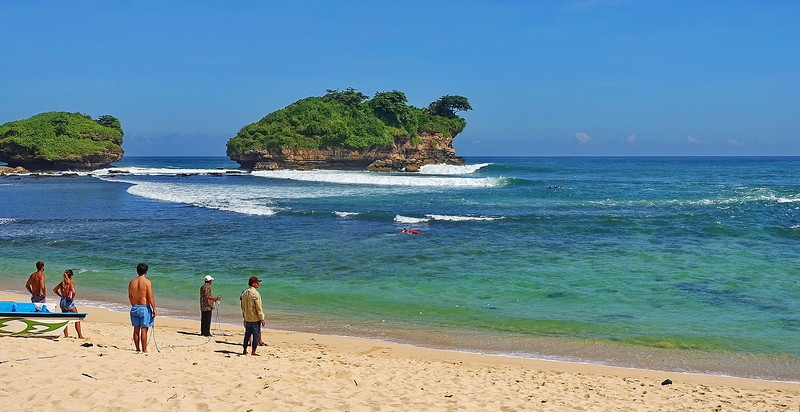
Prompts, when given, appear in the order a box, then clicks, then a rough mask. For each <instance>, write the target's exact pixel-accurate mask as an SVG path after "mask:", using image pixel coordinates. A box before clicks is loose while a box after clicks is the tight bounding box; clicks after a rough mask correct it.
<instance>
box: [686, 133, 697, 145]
mask: <svg viewBox="0 0 800 412" xmlns="http://www.w3.org/2000/svg"><path fill="white" fill-rule="evenodd" d="M686 141H687V142H689V143H691V144H698V143H700V140H697V138H694V137H692V135H687V136H686Z"/></svg>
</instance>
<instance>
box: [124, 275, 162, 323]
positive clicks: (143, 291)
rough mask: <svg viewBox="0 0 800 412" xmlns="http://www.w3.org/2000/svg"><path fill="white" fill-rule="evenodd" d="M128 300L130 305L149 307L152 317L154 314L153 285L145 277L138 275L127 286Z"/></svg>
mask: <svg viewBox="0 0 800 412" xmlns="http://www.w3.org/2000/svg"><path fill="white" fill-rule="evenodd" d="M128 299H129V300H130V301H131V305H150V307H151V308H152V309H153V315H155V313H156V302H155V299H154V298H153V284H152V282H150V279H148V278H146V277H145V275H139V276H137V277H135V278H134V279H132V280H131V282H130V283H129V284H128Z"/></svg>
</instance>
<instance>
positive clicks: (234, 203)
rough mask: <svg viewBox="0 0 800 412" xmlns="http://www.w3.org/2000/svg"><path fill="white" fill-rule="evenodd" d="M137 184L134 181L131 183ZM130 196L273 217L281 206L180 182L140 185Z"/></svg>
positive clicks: (229, 189) (233, 189)
mask: <svg viewBox="0 0 800 412" xmlns="http://www.w3.org/2000/svg"><path fill="white" fill-rule="evenodd" d="M130 183H133V182H130ZM128 193H130V194H132V195H136V196H141V197H145V198H148V199H155V200H161V201H165V202H173V203H185V204H190V205H193V206H199V207H206V208H209V209H218V210H225V211H229V212H236V213H241V214H245V215H261V216H271V215H274V214H275V213H277V211H278V207H277V206H276V205H275V204H274V202H273V201H272V200H270V199H269V198H267V197H259V196H257V195H256V196H254V195H255V194H254V193H252V192H246V193H245V192H242V191H240V190H238V189H237V188H236V187H228V186H224V185H201V184H197V185H182V184H177V183H153V182H136V183H134V185H133V186H131V187H129V188H128Z"/></svg>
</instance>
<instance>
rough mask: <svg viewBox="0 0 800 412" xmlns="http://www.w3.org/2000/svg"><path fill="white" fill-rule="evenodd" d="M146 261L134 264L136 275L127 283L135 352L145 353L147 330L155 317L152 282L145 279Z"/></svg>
mask: <svg viewBox="0 0 800 412" xmlns="http://www.w3.org/2000/svg"><path fill="white" fill-rule="evenodd" d="M147 269H148V267H147V263H139V265H138V266H136V273H137V274H138V276H137V277H136V278H134V279H133V280H131V282H130V283H129V284H128V300H130V301H131V325H133V343H134V344H135V345H136V352H139V342H141V352H144V353H147V330H148V329H149V328H150V327H151V326H153V319H154V318H155V317H156V300H155V298H153V284H152V283H151V282H150V279H147V277H146V276H147Z"/></svg>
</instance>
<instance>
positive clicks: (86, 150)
mask: <svg viewBox="0 0 800 412" xmlns="http://www.w3.org/2000/svg"><path fill="white" fill-rule="evenodd" d="M122 136H123V132H122V127H121V125H120V122H119V120H118V119H117V118H115V117H114V116H109V115H104V116H100V117H99V118H98V119H97V120H94V119H92V118H91V117H89V116H87V115H85V114H81V113H68V112H47V113H41V114H37V115H35V116H33V117H31V118H29V119H25V120H16V121H12V122H8V123H5V124H2V125H0V160H3V161H6V162H10V163H12V162H13V163H16V160H19V161H26V160H34V159H62V160H63V159H79V158H82V157H84V156H91V155H97V154H107V153H118V154H119V157H121V153H122V147H121V146H122Z"/></svg>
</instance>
